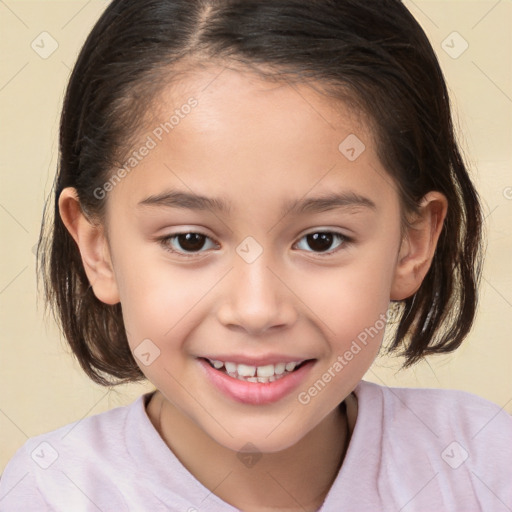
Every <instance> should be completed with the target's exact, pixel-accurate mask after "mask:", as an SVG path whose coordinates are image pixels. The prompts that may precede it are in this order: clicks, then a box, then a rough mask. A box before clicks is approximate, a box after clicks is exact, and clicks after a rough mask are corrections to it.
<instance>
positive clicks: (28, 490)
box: [0, 381, 512, 512]
mask: <svg viewBox="0 0 512 512" xmlns="http://www.w3.org/2000/svg"><path fill="white" fill-rule="evenodd" d="M354 392H355V394H356V396H357V399H358V405H359V410H358V416H357V421H356V425H355V428H354V432H353V435H352V439H351V441H350V445H349V448H348V452H347V454H346V458H345V461H344V463H343V467H342V468H341V470H340V472H339V474H338V476H337V478H336V480H335V482H334V484H333V485H332V487H331V489H330V491H329V494H328V495H327V498H326V499H325V502H324V504H323V506H322V507H321V509H320V511H321V512H340V511H349V512H366V511H368V512H387V511H389V512H398V511H401V512H450V511H457V512H459V511H461V512H474V511H485V512H494V511H496V512H511V511H512V417H511V416H510V415H508V414H507V413H506V412H504V411H503V410H502V409H500V407H498V406H497V405H495V404H493V403H491V402H489V401H487V400H484V399H482V398H479V397H477V396H475V395H473V394H470V393H466V392H462V391H446V390H436V389H416V388H415V389H410V388H388V387H384V386H378V385H376V384H373V383H370V382H365V381H361V382H360V383H359V385H358V386H357V387H356V389H355V390H354ZM148 397H149V394H147V395H143V396H141V397H139V398H138V399H137V400H136V401H135V402H134V403H133V404H131V405H129V406H126V407H118V408H116V409H113V410H111V411H108V412H105V413H102V414H98V415H95V416H92V417H89V418H85V419H83V420H82V421H79V422H76V423H73V424H71V425H68V426H66V427H63V428H60V429H58V430H55V431H53V432H50V433H48V434H44V435H41V436H37V437H34V438H31V439H29V440H28V441H27V442H26V443H25V444H24V446H23V447H22V448H20V449H19V450H18V452H17V453H16V454H15V456H14V457H13V458H12V459H11V461H10V462H9V464H8V465H7V467H6V469H5V471H4V473H3V475H2V478H1V480H0V511H1V512H14V511H15V512H17V511H30V512H32V511H37V512H43V511H50V510H51V511H52V512H57V511H58V512H61V511H62V512H85V511H94V512H98V510H100V511H103V512H107V511H108V512H123V511H150V512H158V511H169V510H170V511H179V512H196V511H197V512H206V511H212V512H213V511H218V512H221V511H222V512H236V510H237V509H235V508H234V507H232V506H231V505H228V504H227V503H225V502H224V501H222V500H221V499H220V498H218V497H217V496H216V495H215V494H213V493H212V492H210V491H209V490H208V489H206V488H205V487H203V486H202V484H200V483H199V482H198V481H197V480H196V479H195V478H194V476H193V475H192V474H191V473H189V472H188V471H187V469H185V467H184V466H183V465H182V464H181V463H180V462H179V460H178V459H177V458H176V457H175V455H174V454H173V452H172V451H171V450H169V448H168V447H167V445H166V444H165V443H164V442H163V440H162V439H161V437H160V436H159V434H158V432H157V431H156V430H155V428H154V427H153V425H152V423H151V421H150V420H149V418H148V416H147V414H146V410H145V401H146V400H147V399H148Z"/></svg>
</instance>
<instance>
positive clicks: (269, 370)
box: [257, 364, 274, 377]
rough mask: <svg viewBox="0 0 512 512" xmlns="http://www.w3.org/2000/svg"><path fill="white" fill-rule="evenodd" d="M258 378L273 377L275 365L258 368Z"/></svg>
mask: <svg viewBox="0 0 512 512" xmlns="http://www.w3.org/2000/svg"><path fill="white" fill-rule="evenodd" d="M257 371H258V377H271V376H272V375H274V365H273V364H267V365H266V366H258V370H257Z"/></svg>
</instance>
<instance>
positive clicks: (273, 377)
mask: <svg viewBox="0 0 512 512" xmlns="http://www.w3.org/2000/svg"><path fill="white" fill-rule="evenodd" d="M275 380H276V378H275V376H274V375H272V376H271V377H269V378H268V381H269V382H274V381H275Z"/></svg>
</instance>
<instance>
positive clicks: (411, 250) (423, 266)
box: [390, 192, 448, 300]
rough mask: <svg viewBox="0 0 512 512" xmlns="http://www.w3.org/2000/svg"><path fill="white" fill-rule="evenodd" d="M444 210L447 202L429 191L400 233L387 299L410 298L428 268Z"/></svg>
mask: <svg viewBox="0 0 512 512" xmlns="http://www.w3.org/2000/svg"><path fill="white" fill-rule="evenodd" d="M447 211H448V201H447V199H446V197H445V196H444V195H443V194H441V193H440V192H429V193H428V194H427V195H425V197H423V199H422V200H421V202H420V211H419V213H418V214H417V215H416V216H415V217H414V219H412V220H410V225H409V227H408V228H407V229H406V232H405V233H404V237H403V239H402V243H401V246H400V251H399V254H398V260H397V264H396V267H395V276H394V279H393V283H392V287H391V296H390V299H391V300H404V299H406V298H408V297H410V296H411V295H414V294H415V293H416V292H417V291H418V288H419V287H420V286H421V283H422V282H423V279H424V278H425V275H426V274H427V272H428V269H429V268H430V265H431V263H432V259H433V257H434V253H435V250H436V246H437V241H438V240H439V235H440V234H441V230H442V227H443V222H444V219H445V217H446V212H447Z"/></svg>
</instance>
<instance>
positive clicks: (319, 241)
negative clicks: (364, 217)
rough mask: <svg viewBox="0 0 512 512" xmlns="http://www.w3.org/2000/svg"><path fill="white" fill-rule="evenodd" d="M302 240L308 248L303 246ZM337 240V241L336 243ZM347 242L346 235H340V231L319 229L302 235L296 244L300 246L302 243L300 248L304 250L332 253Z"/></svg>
mask: <svg viewBox="0 0 512 512" xmlns="http://www.w3.org/2000/svg"><path fill="white" fill-rule="evenodd" d="M303 241H305V242H306V244H305V245H307V246H308V247H309V249H307V248H305V247H304V243H303ZM336 242H337V243H336ZM347 242H349V239H348V237H346V236H344V235H342V234H341V233H333V232H330V231H319V232H317V233H309V234H308V235H305V236H303V237H302V238H301V239H300V241H299V242H298V244H297V246H300V244H301V243H302V245H303V246H302V247H299V248H300V249H303V250H305V251H306V252H317V253H326V252H329V253H332V252H335V250H336V249H337V248H338V247H339V246H341V245H344V244H346V243H347ZM333 244H335V245H334V247H332V246H333Z"/></svg>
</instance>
